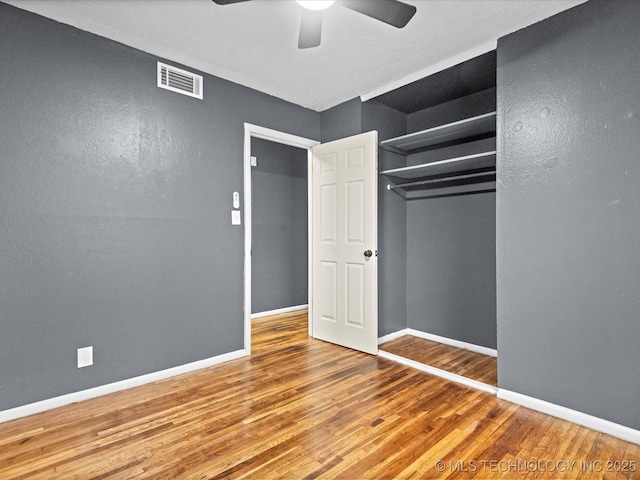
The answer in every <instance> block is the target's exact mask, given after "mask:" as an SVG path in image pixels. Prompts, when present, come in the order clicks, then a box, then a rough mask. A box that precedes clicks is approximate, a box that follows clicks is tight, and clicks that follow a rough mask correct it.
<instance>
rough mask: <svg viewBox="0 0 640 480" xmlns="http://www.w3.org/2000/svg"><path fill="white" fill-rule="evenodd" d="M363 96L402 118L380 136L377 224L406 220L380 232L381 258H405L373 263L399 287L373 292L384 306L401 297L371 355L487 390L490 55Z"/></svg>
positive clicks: (492, 162) (492, 325)
mask: <svg viewBox="0 0 640 480" xmlns="http://www.w3.org/2000/svg"><path fill="white" fill-rule="evenodd" d="M370 102H377V103H378V104H382V105H384V106H385V107H387V108H391V109H393V110H395V111H398V112H401V113H402V114H403V115H404V120H405V122H406V124H405V130H404V131H405V133H404V134H403V135H399V136H395V137H391V138H381V142H380V147H381V149H380V157H381V165H382V166H381V168H380V183H381V188H380V192H381V193H380V195H381V197H380V200H379V202H380V212H381V218H380V224H381V228H384V225H385V224H388V223H390V221H388V219H387V220H385V218H384V215H385V212H391V211H393V212H394V214H395V215H397V214H398V212H402V214H403V215H404V218H405V222H406V223H405V228H406V230H405V231H404V232H402V233H403V235H396V236H391V235H387V236H385V235H383V234H382V233H381V235H380V236H381V239H382V241H381V245H380V250H381V253H382V254H383V255H384V252H385V251H389V250H394V249H398V250H402V251H404V252H405V258H406V264H405V265H403V266H402V268H396V267H395V266H393V267H392V266H387V268H386V270H385V269H384V268H381V273H380V275H381V276H384V275H386V274H389V275H395V277H396V278H395V282H396V283H398V284H401V285H406V288H405V289H401V288H393V289H387V290H386V291H385V290H384V289H381V291H380V296H381V302H383V303H384V302H385V301H387V302H390V301H391V299H390V298H389V297H390V296H397V295H402V294H403V293H404V294H405V295H406V298H405V299H403V301H405V302H406V304H404V305H403V306H404V307H405V310H404V311H403V313H404V314H406V322H405V325H406V329H401V330H399V331H398V330H397V329H393V330H391V329H390V328H386V331H385V319H384V318H382V317H381V318H380V325H381V328H380V330H381V332H380V333H381V339H380V342H381V344H380V350H381V353H380V354H381V356H385V357H388V358H392V359H394V360H398V361H403V362H404V363H408V364H410V365H412V366H416V367H418V368H422V369H423V370H426V371H430V372H432V373H436V374H440V375H441V376H445V377H447V378H450V379H452V380H456V381H461V382H462V383H466V384H468V385H470V386H474V387H477V388H481V389H483V390H485V391H490V392H493V393H495V392H496V391H497V350H496V349H497V312H496V252H495V246H496V194H495V181H496V170H495V168H496V53H495V51H491V52H488V53H486V54H484V55H481V56H479V57H477V58H474V59H471V60H469V61H466V62H463V63H461V64H458V65H456V66H454V67H451V68H449V69H447V70H444V71H442V72H439V73H437V74H434V75H431V76H429V77H426V78H424V79H421V80H418V81H416V82H413V83H411V84H409V85H406V86H404V87H401V88H399V89H396V90H394V91H392V92H388V93H385V94H383V95H381V96H379V97H376V98H374V99H372V100H370ZM396 226H397V224H396ZM385 241H386V243H384V244H383V242H385ZM399 272H401V273H399ZM402 275H403V277H402ZM388 283H390V282H388ZM395 301H396V302H397V301H398V298H397V297H396V298H395ZM396 322H397V321H396ZM387 324H390V322H388V323H387Z"/></svg>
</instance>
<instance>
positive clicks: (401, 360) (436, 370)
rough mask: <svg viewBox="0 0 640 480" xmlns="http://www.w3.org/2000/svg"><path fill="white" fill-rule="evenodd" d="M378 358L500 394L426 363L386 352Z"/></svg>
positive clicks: (482, 384)
mask: <svg viewBox="0 0 640 480" xmlns="http://www.w3.org/2000/svg"><path fill="white" fill-rule="evenodd" d="M378 356H379V357H382V358H386V359H387V360H393V361H394V362H398V363H400V364H402V365H406V366H407V367H411V368H415V369H417V370H420V371H423V372H426V373H430V374H431V375H435V376H437V377H441V378H444V379H446V380H451V381H452V382H456V383H460V384H462V385H464V386H466V387H471V388H476V389H478V390H482V391H483V392H486V393H490V394H492V395H496V394H497V392H498V388H497V387H494V386H492V385H487V384H486V383H482V382H478V381H477V380H472V379H470V378H467V377H462V376H460V375H456V374H455V373H451V372H447V371H445V370H440V369H439V368H436V367H432V366H430V365H425V364H424V363H420V362H416V361H415V360H409V359H408V358H404V357H399V356H398V355H394V354H393V353H389V352H385V351H384V350H378Z"/></svg>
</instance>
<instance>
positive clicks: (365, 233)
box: [311, 131, 378, 354]
mask: <svg viewBox="0 0 640 480" xmlns="http://www.w3.org/2000/svg"><path fill="white" fill-rule="evenodd" d="M312 153H313V160H312V168H313V175H312V179H313V180H312V208H311V210H312V212H311V216H312V218H311V221H312V225H313V227H312V240H311V242H312V258H313V260H312V261H313V265H312V286H311V289H312V304H311V315H312V335H313V337H315V338H318V339H320V340H325V341H328V342H332V343H335V344H338V345H342V346H344V347H349V348H353V349H356V350H360V351H363V352H366V353H371V354H377V352H378V258H377V248H378V215H377V208H378V188H377V185H378V175H377V173H378V172H377V170H378V168H377V164H378V132H375V131H373V132H367V133H363V134H360V135H355V136H353V137H348V138H343V139H340V140H336V141H334V142H329V143H325V144H322V145H317V146H315V147H313V149H312Z"/></svg>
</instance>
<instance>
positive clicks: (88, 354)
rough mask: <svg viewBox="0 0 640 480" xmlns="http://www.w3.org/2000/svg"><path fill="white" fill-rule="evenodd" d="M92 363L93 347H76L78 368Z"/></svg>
mask: <svg viewBox="0 0 640 480" xmlns="http://www.w3.org/2000/svg"><path fill="white" fill-rule="evenodd" d="M91 365H93V347H83V348H79V349H78V368H83V367H89V366H91Z"/></svg>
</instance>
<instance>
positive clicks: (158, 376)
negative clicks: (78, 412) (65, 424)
mask: <svg viewBox="0 0 640 480" xmlns="http://www.w3.org/2000/svg"><path fill="white" fill-rule="evenodd" d="M246 355H247V352H246V350H236V351H235V352H229V353H225V354H223V355H218V356H216V357H211V358H206V359H204V360H199V361H197V362H192V363H187V364H186V365H180V366H178V367H174V368H169V369H166V370H161V371H159V372H153V373H148V374H146V375H141V376H139V377H134V378H129V379H127V380H121V381H119V382H114V383H109V384H107V385H100V386H99V387H94V388H90V389H88V390H82V391H80V392H74V393H69V394H67V395H61V396H59V397H54V398H49V399H47V400H42V401H40V402H35V403H30V404H28V405H23V406H20V407H16V408H11V409H9V410H4V411H1V412H0V423H2V422H8V421H9V420H15V419H17V418H22V417H26V416H29V415H34V414H36V413H40V412H44V411H47V410H52V409H54V408H58V407H63V406H65V405H70V404H72V403H77V402H82V401H84V400H89V399H91V398H96V397H101V396H103V395H108V394H110V393H115V392H119V391H121V390H126V389H128V388H133V387H139V386H141V385H145V384H147V383H152V382H157V381H158V380H164V379H165V378H170V377H175V376H177V375H182V374H183V373H189V372H193V371H194V370H200V369H203V368H207V367H212V366H214V365H218V364H220V363H224V362H228V361H230V360H236V359H238V358H241V357H244V356H246Z"/></svg>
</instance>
